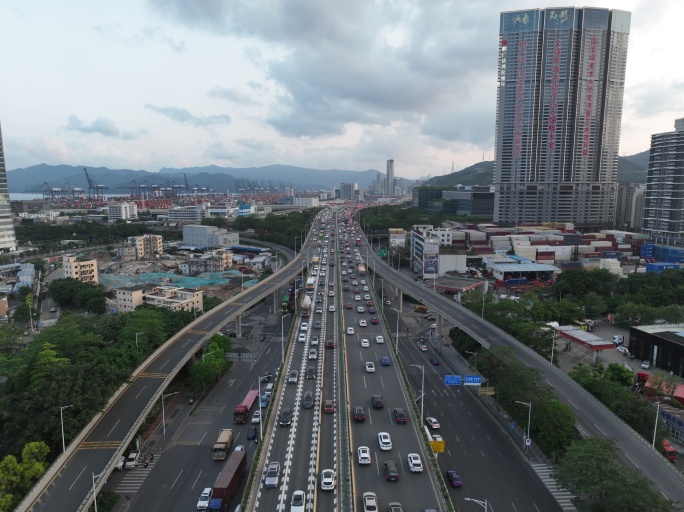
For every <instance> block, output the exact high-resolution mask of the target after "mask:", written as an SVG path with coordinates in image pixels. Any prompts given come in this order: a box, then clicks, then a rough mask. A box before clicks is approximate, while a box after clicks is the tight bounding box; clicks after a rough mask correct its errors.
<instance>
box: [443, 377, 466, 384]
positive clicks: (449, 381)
mask: <svg viewBox="0 0 684 512" xmlns="http://www.w3.org/2000/svg"><path fill="white" fill-rule="evenodd" d="M444 384H445V385H446V386H460V385H461V384H462V382H461V376H460V375H445V376H444Z"/></svg>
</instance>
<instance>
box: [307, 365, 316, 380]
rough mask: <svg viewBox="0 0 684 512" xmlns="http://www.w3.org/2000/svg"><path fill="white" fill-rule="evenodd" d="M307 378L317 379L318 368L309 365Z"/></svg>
mask: <svg viewBox="0 0 684 512" xmlns="http://www.w3.org/2000/svg"><path fill="white" fill-rule="evenodd" d="M306 378H307V379H315V378H316V368H314V367H313V366H309V367H308V368H307V369H306Z"/></svg>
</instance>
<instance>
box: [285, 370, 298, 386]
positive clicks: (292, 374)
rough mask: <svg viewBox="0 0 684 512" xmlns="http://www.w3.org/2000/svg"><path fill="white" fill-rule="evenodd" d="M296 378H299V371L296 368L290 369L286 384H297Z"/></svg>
mask: <svg viewBox="0 0 684 512" xmlns="http://www.w3.org/2000/svg"><path fill="white" fill-rule="evenodd" d="M298 380H299V372H298V371H297V370H291V371H290V373H289V374H288V375H287V383H288V384H297V381H298Z"/></svg>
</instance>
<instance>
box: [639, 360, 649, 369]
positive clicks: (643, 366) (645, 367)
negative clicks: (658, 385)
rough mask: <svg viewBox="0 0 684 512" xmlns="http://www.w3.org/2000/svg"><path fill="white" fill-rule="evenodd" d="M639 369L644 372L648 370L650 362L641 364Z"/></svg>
mask: <svg viewBox="0 0 684 512" xmlns="http://www.w3.org/2000/svg"><path fill="white" fill-rule="evenodd" d="M641 367H642V368H643V369H644V370H648V369H649V368H650V367H651V361H644V362H643V363H641Z"/></svg>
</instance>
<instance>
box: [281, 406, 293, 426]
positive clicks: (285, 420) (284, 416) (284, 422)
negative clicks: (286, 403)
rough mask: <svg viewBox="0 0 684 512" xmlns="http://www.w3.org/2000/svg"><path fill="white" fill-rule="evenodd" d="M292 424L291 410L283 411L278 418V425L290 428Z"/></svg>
mask: <svg viewBox="0 0 684 512" xmlns="http://www.w3.org/2000/svg"><path fill="white" fill-rule="evenodd" d="M291 424H292V411H291V410H290V409H283V410H282V411H280V417H279V418H278V425H280V426H281V427H289V426H290V425H291Z"/></svg>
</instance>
